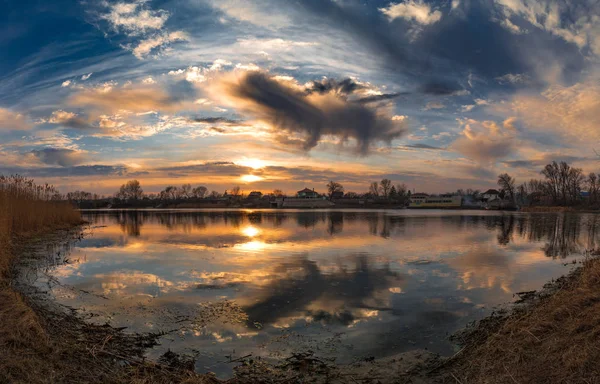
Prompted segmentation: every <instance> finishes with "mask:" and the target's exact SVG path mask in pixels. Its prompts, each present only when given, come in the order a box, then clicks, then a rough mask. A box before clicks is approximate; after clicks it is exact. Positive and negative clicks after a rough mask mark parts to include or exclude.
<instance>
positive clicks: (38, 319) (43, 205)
mask: <svg viewBox="0 0 600 384" xmlns="http://www.w3.org/2000/svg"><path fill="white" fill-rule="evenodd" d="M56 196H57V193H56V190H55V189H54V188H53V187H52V186H49V185H36V184H35V183H34V182H33V180H30V179H26V178H23V177H20V176H11V177H4V176H0V382H1V383H90V382H109V383H130V382H137V383H150V382H152V383H169V382H174V381H177V382H195V383H204V382H210V381H212V379H211V378H210V377H205V376H200V375H196V374H195V373H193V372H192V371H190V370H189V369H187V370H185V369H183V368H181V366H182V365H185V364H183V363H181V362H180V361H179V360H178V359H177V358H171V359H170V360H169V361H166V360H165V363H164V364H161V363H145V362H143V361H142V355H143V352H144V351H145V349H146V348H147V347H149V346H151V345H152V343H153V342H154V340H155V336H154V335H145V336H141V335H125V334H123V333H122V332H120V331H119V330H115V329H112V328H110V327H108V326H92V325H88V324H85V323H84V322H83V321H81V320H79V319H78V318H76V317H75V316H73V315H72V314H70V313H64V312H63V311H60V310H57V309H56V308H50V307H49V306H48V305H44V303H40V302H39V301H36V300H34V299H32V298H30V297H28V296H27V295H23V294H22V293H21V292H19V290H18V289H16V287H15V283H14V278H15V274H16V273H17V272H16V268H15V264H17V262H18V258H19V257H20V256H21V255H23V254H25V253H27V254H29V255H30V254H31V253H34V252H35V249H36V245H37V248H40V245H44V244H45V243H47V242H56V241H63V242H64V241H72V238H73V233H74V229H76V228H78V226H79V225H81V224H82V220H81V216H80V214H79V212H78V211H77V210H75V209H73V207H72V206H71V205H70V204H69V203H67V202H61V201H57V200H56V199H55V197H56ZM79 233H80V232H79ZM178 364H179V366H178Z"/></svg>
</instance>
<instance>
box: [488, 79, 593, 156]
mask: <svg viewBox="0 0 600 384" xmlns="http://www.w3.org/2000/svg"><path fill="white" fill-rule="evenodd" d="M598 84H599V83H598V80H597V79H594V78H590V79H588V80H587V81H586V82H582V83H577V84H574V85H572V86H570V87H567V86H562V85H554V86H551V87H549V88H548V89H546V90H545V91H544V92H542V93H541V94H540V95H538V96H535V95H531V94H530V93H523V94H518V95H516V96H515V97H514V98H513V99H512V101H511V103H509V104H508V105H505V106H498V107H497V109H498V110H499V112H500V113H503V114H514V115H516V116H517V117H519V119H520V120H521V121H523V122H524V123H525V124H526V125H527V126H528V127H529V128H533V129H537V130H539V131H540V132H546V133H549V132H555V133H557V134H558V135H560V136H561V138H562V140H564V142H568V143H575V144H577V145H579V146H580V149H582V150H587V151H591V149H590V147H591V148H593V149H596V148H594V146H596V145H597V144H596V143H598V142H599V141H600V129H599V127H600V85H598Z"/></svg>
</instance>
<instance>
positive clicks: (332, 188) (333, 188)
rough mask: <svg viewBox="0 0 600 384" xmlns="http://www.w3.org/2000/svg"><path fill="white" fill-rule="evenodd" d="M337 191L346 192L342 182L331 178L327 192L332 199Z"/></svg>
mask: <svg viewBox="0 0 600 384" xmlns="http://www.w3.org/2000/svg"><path fill="white" fill-rule="evenodd" d="M335 192H344V187H343V186H342V184H340V183H337V182H335V181H333V180H330V181H329V183H327V193H328V195H329V198H330V199H331V198H332V197H333V194H334V193H335Z"/></svg>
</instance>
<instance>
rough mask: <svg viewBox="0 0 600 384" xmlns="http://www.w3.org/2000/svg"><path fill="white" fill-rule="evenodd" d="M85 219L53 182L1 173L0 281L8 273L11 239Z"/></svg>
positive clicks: (0, 281)
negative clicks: (62, 198) (61, 195)
mask: <svg viewBox="0 0 600 384" xmlns="http://www.w3.org/2000/svg"><path fill="white" fill-rule="evenodd" d="M80 222H81V216H80V214H79V212H78V211H77V210H75V209H73V207H72V206H71V205H70V204H69V203H68V202H65V201H61V199H60V194H59V193H58V191H57V190H56V189H55V188H54V187H52V186H51V185H48V184H44V185H38V184H36V183H35V182H34V181H33V180H32V179H28V178H25V177H23V176H19V175H12V176H0V283H6V281H3V280H5V279H7V277H8V275H7V274H8V271H9V266H10V262H11V241H12V240H13V239H14V238H15V236H22V235H32V234H35V233H39V232H42V231H45V230H51V229H53V228H57V227H64V226H67V225H73V224H77V223H80Z"/></svg>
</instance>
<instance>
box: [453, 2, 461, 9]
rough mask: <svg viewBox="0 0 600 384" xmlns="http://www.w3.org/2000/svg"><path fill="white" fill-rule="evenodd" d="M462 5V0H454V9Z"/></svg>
mask: <svg viewBox="0 0 600 384" xmlns="http://www.w3.org/2000/svg"><path fill="white" fill-rule="evenodd" d="M459 6H460V0H452V9H456V8H458V7H459Z"/></svg>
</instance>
